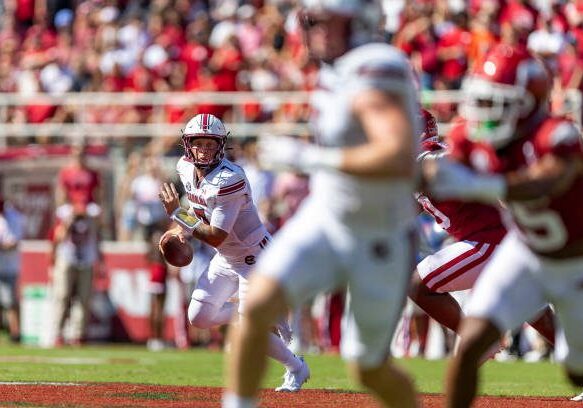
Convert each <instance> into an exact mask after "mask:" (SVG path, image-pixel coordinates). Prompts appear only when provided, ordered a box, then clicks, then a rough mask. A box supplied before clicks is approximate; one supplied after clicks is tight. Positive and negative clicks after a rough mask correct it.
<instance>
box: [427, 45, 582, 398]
mask: <svg viewBox="0 0 583 408" xmlns="http://www.w3.org/2000/svg"><path fill="white" fill-rule="evenodd" d="M551 84H552V80H551V78H550V75H549V73H548V71H547V69H546V67H545V66H544V65H543V64H542V63H541V62H540V61H538V60H536V59H534V58H533V57H532V56H531V55H530V54H528V52H526V51H524V50H522V49H520V48H512V47H510V46H508V45H504V44H500V45H498V46H497V47H495V48H494V49H493V50H492V51H491V52H490V53H489V54H488V56H487V57H486V59H485V61H484V62H483V63H481V64H479V65H477V66H476V67H475V69H474V71H473V72H472V74H471V75H470V76H468V78H466V79H465V81H464V84H463V87H462V89H463V90H464V91H465V93H466V95H467V96H466V100H465V101H463V103H462V104H461V105H460V114H461V116H462V117H463V118H464V120H463V121H461V122H460V123H458V124H457V125H456V126H455V127H454V128H453V129H452V131H451V133H450V135H449V139H448V142H449V143H450V158H449V159H443V158H442V159H440V160H437V161H433V162H429V163H428V164H429V165H428V166H424V172H425V175H426V177H427V178H428V179H429V180H430V192H431V193H432V194H433V196H435V197H439V198H458V199H462V200H466V201H475V200H480V201H483V202H486V203H492V202H497V201H498V200H502V201H503V202H504V204H505V207H506V208H507V210H508V211H507V214H508V219H509V222H511V227H510V229H509V232H508V234H507V235H506V237H505V238H504V240H503V241H502V243H501V244H500V247H499V249H498V250H497V251H496V253H495V254H494V255H493V257H492V260H491V262H490V263H489V264H488V265H487V267H486V268H485V270H484V272H483V273H482V275H481V276H480V279H478V281H477V283H476V286H475V288H474V293H473V297H472V299H471V301H470V304H469V306H468V311H467V317H466V318H465V319H464V320H463V322H462V324H461V327H460V335H461V338H462V340H461V344H460V349H459V353H458V355H457V356H456V357H455V358H454V359H453V361H452V362H451V364H450V367H449V371H448V375H447V390H446V395H447V405H448V406H449V407H467V406H469V405H470V404H471V401H472V400H473V398H474V396H475V394H476V388H477V377H478V375H477V374H478V362H479V359H480V356H481V355H482V354H483V353H484V352H485V351H486V350H487V349H488V348H489V347H490V346H491V345H492V344H493V343H494V342H495V341H496V340H497V339H498V338H499V337H500V334H501V333H502V332H504V331H505V330H507V329H512V328H515V327H516V326H517V325H518V324H520V323H522V322H523V321H525V320H527V319H529V318H531V317H532V316H533V314H535V313H536V311H537V310H539V309H540V308H541V307H542V306H543V305H544V303H545V302H550V303H551V304H553V305H554V307H555V311H556V313H557V316H558V318H559V320H560V323H561V325H562V327H563V329H564V331H565V338H566V342H567V354H566V356H565V359H564V364H565V369H566V371H567V375H568V376H569V378H570V380H571V381H572V382H573V383H574V384H577V385H583V315H581V310H583V296H582V295H583V261H582V259H583V258H581V257H582V256H583V218H582V217H580V215H579V211H578V209H579V208H580V207H581V205H583V146H582V144H581V135H580V133H579V131H578V130H577V128H576V127H575V126H574V124H573V123H571V122H570V121H568V120H567V119H565V118H554V117H551V116H550V115H549V113H548V95H549V92H550V86H551Z"/></svg>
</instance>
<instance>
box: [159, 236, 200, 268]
mask: <svg viewBox="0 0 583 408" xmlns="http://www.w3.org/2000/svg"><path fill="white" fill-rule="evenodd" d="M159 248H160V252H161V253H162V256H163V257H164V259H165V260H166V262H168V263H169V264H170V265H172V266H177V267H181V266H186V265H188V264H189V263H190V262H192V257H193V256H194V251H193V249H192V247H191V246H190V244H189V243H188V242H184V243H182V242H180V238H178V235H175V234H172V233H171V232H170V231H168V232H166V233H165V234H164V235H162V238H160V244H159Z"/></svg>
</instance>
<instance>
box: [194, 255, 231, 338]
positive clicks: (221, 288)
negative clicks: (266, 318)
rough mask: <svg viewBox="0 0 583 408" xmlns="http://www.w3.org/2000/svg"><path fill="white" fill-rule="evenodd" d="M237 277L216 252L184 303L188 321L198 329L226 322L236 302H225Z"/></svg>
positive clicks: (229, 318) (229, 319) (228, 320)
mask: <svg viewBox="0 0 583 408" xmlns="http://www.w3.org/2000/svg"><path fill="white" fill-rule="evenodd" d="M238 288H239V276H238V275H237V274H236V273H235V272H233V271H232V270H231V268H230V267H229V266H228V265H225V264H224V262H223V259H222V258H221V257H220V256H219V255H215V257H214V258H213V259H212V260H211V262H210V264H209V268H208V270H207V271H206V272H205V273H203V274H202V276H201V277H200V279H199V281H198V283H197V285H196V288H195V289H194V291H193V292H192V299H191V300H190V304H189V306H188V321H189V322H190V324H191V325H193V326H195V327H198V328H200V329H209V328H211V327H214V326H220V325H224V324H227V323H229V322H230V321H231V319H232V318H233V316H234V315H235V314H236V311H237V304H236V303H233V302H228V300H229V298H230V297H232V296H233V295H234V294H236V293H237V290H238Z"/></svg>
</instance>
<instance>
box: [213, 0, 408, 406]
mask: <svg viewBox="0 0 583 408" xmlns="http://www.w3.org/2000/svg"><path fill="white" fill-rule="evenodd" d="M381 16H382V12H381V10H380V8H379V7H378V4H377V3H376V2H373V1H365V0H306V1H305V2H304V3H303V7H302V9H301V11H300V12H299V22H300V24H301V27H302V29H303V33H304V39H305V41H306V44H307V47H308V51H309V52H310V53H311V56H312V57H313V58H317V59H318V60H319V61H321V62H322V65H321V69H320V72H319V77H318V85H317V89H316V91H315V92H314V94H313V97H312V101H311V106H312V108H313V110H314V116H313V118H312V121H311V124H312V125H313V129H314V134H315V135H316V138H317V140H318V142H319V143H318V144H317V145H316V144H308V143H302V142H301V141H299V140H296V139H287V138H282V137H280V138H272V139H271V138H267V139H265V138H264V139H263V140H262V141H260V146H259V147H260V160H261V162H262V163H263V165H265V166H268V167H271V168H276V169H278V168H283V169H290V168H291V169H296V170H300V171H303V172H307V173H311V177H312V179H311V183H312V188H311V191H312V193H311V195H310V196H309V197H308V198H306V200H305V201H304V203H303V204H302V207H301V208H300V210H299V211H298V213H296V214H295V215H294V217H292V219H290V220H289V221H288V222H287V223H286V225H284V227H283V228H282V229H281V230H280V231H279V232H278V234H277V235H276V236H275V238H274V241H273V243H272V244H271V245H270V246H269V247H268V248H267V249H266V251H265V253H263V254H262V256H261V258H260V260H259V262H258V264H257V267H256V272H255V273H254V274H253V275H252V278H251V282H250V284H249V295H248V298H247V300H248V303H247V307H246V310H245V312H244V313H243V319H242V324H241V325H240V326H239V331H235V332H234V331H232V332H231V334H232V337H231V344H232V354H231V356H230V357H231V358H230V362H229V363H230V364H229V370H228V377H227V393H226V394H225V396H224V399H223V406H225V407H252V406H255V405H256V404H257V401H256V400H255V396H256V394H257V389H258V387H259V385H260V381H261V377H262V375H263V372H264V369H265V364H264V361H265V359H264V355H265V348H266V345H267V343H266V340H267V333H268V330H269V327H270V325H271V324H272V323H273V322H274V321H275V319H276V318H277V316H278V315H280V314H281V313H282V312H283V311H285V310H286V309H287V308H288V307H292V308H294V307H296V306H298V305H300V304H302V303H303V302H305V301H307V300H308V299H310V298H312V297H314V296H315V295H316V294H317V293H319V292H323V291H328V290H330V289H333V288H344V287H348V301H347V305H346V310H345V314H344V318H343V332H342V341H341V346H340V348H341V354H342V356H343V357H344V358H345V359H346V360H348V363H349V370H350V371H351V373H352V374H353V375H354V377H355V378H356V379H357V380H358V381H359V382H360V383H361V384H363V385H364V386H365V387H366V388H368V389H369V390H370V391H372V392H373V393H374V395H375V396H376V397H377V398H378V399H379V400H380V401H381V402H382V403H383V404H384V405H387V406H399V407H413V406H415V394H414V388H413V384H412V382H411V380H410V379H409V377H408V376H407V375H406V374H405V373H404V372H402V371H401V370H400V369H399V368H397V367H396V366H395V365H394V364H393V363H392V361H391V359H390V358H388V357H389V353H390V350H389V346H390V342H391V338H392V336H393V332H394V329H395V326H396V324H397V321H398V319H399V317H400V316H401V312H402V308H403V305H404V300H405V296H406V291H407V286H408V283H409V280H410V276H411V269H410V268H412V261H413V258H414V252H415V251H414V249H413V248H412V246H411V245H410V242H411V240H410V237H411V235H412V234H413V226H414V216H415V207H414V201H413V192H414V180H415V179H416V170H415V169H416V162H415V151H416V144H417V143H416V140H417V138H416V135H417V134H418V129H417V127H418V121H417V115H418V111H419V106H418V102H417V98H416V89H415V85H414V81H413V74H412V70H411V67H410V64H409V61H408V60H407V58H406V57H405V56H404V55H403V54H402V53H401V52H400V51H398V50H397V49H395V48H394V47H392V46H390V45H387V44H384V43H380V42H379V43H375V42H373V36H374V35H375V34H376V31H377V28H378V26H379V25H378V24H379V22H380V18H381ZM291 380H292V381H293V379H291Z"/></svg>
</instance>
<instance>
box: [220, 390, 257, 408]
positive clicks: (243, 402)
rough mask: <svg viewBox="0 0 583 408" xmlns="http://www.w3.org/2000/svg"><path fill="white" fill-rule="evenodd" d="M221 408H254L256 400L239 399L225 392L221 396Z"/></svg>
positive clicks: (249, 398)
mask: <svg viewBox="0 0 583 408" xmlns="http://www.w3.org/2000/svg"><path fill="white" fill-rule="evenodd" d="M222 407H223V408H256V407H257V399H256V398H252V397H240V396H238V395H236V394H233V393H232V392H229V391H226V392H225V393H224V394H223V402H222Z"/></svg>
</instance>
